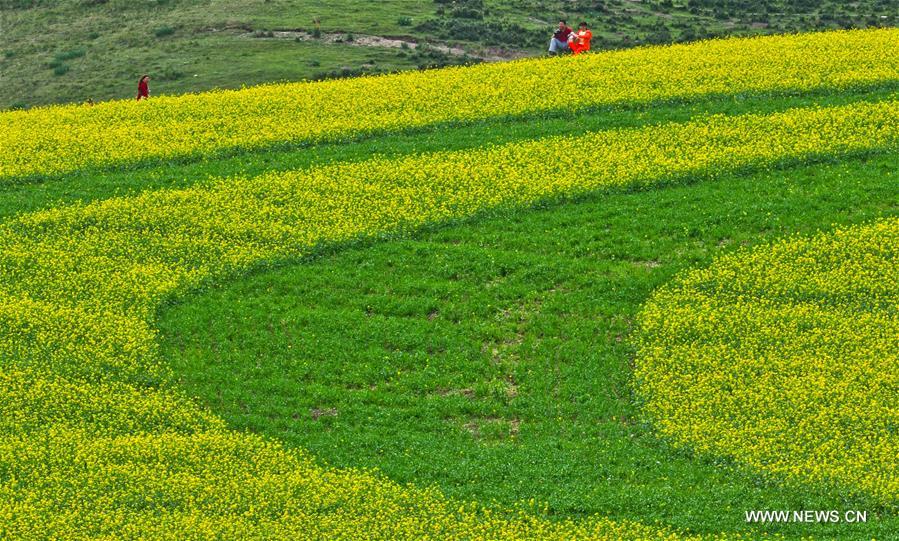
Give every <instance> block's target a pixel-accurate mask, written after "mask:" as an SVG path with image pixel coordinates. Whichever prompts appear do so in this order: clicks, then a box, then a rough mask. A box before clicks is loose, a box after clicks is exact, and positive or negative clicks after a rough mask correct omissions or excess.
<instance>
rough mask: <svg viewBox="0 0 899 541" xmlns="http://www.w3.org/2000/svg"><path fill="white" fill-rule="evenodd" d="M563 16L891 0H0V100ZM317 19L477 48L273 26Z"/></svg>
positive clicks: (664, 30)
mask: <svg viewBox="0 0 899 541" xmlns="http://www.w3.org/2000/svg"><path fill="white" fill-rule="evenodd" d="M559 17H567V18H569V19H571V21H576V20H581V19H587V20H589V21H591V22H592V23H593V26H594V29H595V33H596V35H597V39H596V42H597V43H596V46H597V48H619V47H629V46H633V45H638V44H644V43H664V42H670V41H687V40H692V39H698V38H704V37H710V36H714V35H748V34H758V33H778V32H791V31H801V30H811V29H824V28H841V27H842V28H850V27H868V26H879V25H895V24H897V14H896V13H895V10H894V9H890V6H889V2H888V1H887V0H864V1H861V2H853V3H851V4H845V3H842V2H835V1H832V0H828V1H825V2H820V3H796V2H784V1H780V0H757V1H754V2H737V1H731V0H725V1H717V2H712V1H706V0H701V1H691V2H689V3H687V2H670V1H660V2H657V1H653V2H642V3H639V2H631V1H628V0H608V1H606V2H573V3H572V2H551V1H538V0H533V1H525V2H522V1H513V0H463V1H457V2H453V3H449V2H441V1H437V2H432V1H429V0H387V1H382V2H363V1H361V0H335V1H332V2H327V3H322V2H316V1H311V0H254V1H249V2H238V1H236V0H225V1H220V0H216V1H211V0H155V1H150V2H126V1H124V0H91V1H83V0H62V1H59V2H48V1H43V0H4V1H3V2H0V28H2V32H0V78H2V85H0V108H8V107H28V106H33V105H38V104H46V103H58V102H70V101H75V102H78V101H84V100H87V99H88V98H92V99H93V100H95V101H97V100H101V99H110V98H121V97H129V96H131V95H132V94H133V93H134V92H135V87H136V81H137V78H138V77H139V76H140V75H141V74H143V73H150V74H151V75H152V76H153V77H154V81H153V84H152V91H153V93H154V94H157V95H158V94H172V93H183V92H191V91H201V90H207V89H211V88H239V87H241V86H243V85H251V84H256V83H261V82H267V81H277V80H299V79H304V78H321V77H335V76H337V77H340V76H348V75H355V74H358V73H373V72H385V71H393V70H398V69H411V68H423V67H428V66H435V65H446V64H452V63H459V62H469V61H474V60H476V59H477V57H495V56H496V55H497V54H498V53H499V54H501V55H502V54H505V53H503V52H502V51H498V49H502V50H504V51H506V52H508V53H512V54H515V53H516V52H520V53H523V54H541V53H542V52H543V49H544V45H545V42H546V41H547V38H548V36H549V33H550V27H551V26H553V25H554V24H555V23H556V21H555V20H556V19H558V18H559ZM316 20H318V21H319V25H318V27H319V29H320V31H321V32H322V33H324V34H325V35H326V36H328V35H333V34H339V35H340V36H341V38H342V39H343V40H346V39H347V38H348V37H349V36H350V35H356V36H361V35H375V36H394V37H401V38H403V39H406V40H410V41H424V40H431V41H435V42H439V43H449V44H454V45H458V46H460V47H463V48H465V49H467V50H468V51H469V52H470V53H471V55H472V57H470V58H469V57H466V56H457V55H447V54H444V53H441V52H439V51H437V50H435V49H433V48H432V49H430V50H428V51H424V50H422V51H412V50H408V49H400V48H390V47H384V46H373V47H368V46H355V45H358V44H359V43H360V42H359V41H358V40H356V41H355V42H354V43H347V42H344V43H333V42H332V41H330V40H325V39H313V40H310V41H301V42H297V41H294V40H293V39H292V38H290V37H287V38H284V39H278V38H271V37H268V36H269V34H268V32H270V31H272V30H304V31H307V32H313V31H314V30H315V28H316V23H315V22H314V21H316Z"/></svg>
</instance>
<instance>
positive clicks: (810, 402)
mask: <svg viewBox="0 0 899 541" xmlns="http://www.w3.org/2000/svg"><path fill="white" fill-rule="evenodd" d="M897 254H899V218H895V217H894V218H887V219H884V220H882V221H879V222H876V223H872V224H868V225H864V226H855V227H850V228H846V229H840V230H837V231H833V232H828V233H820V234H818V235H816V236H813V237H811V238H789V239H786V240H783V241H781V242H778V243H776V244H774V245H772V246H763V247H759V248H754V249H744V250H742V251H739V252H737V253H734V254H730V255H727V256H724V257H721V258H720V259H718V260H717V261H716V262H715V263H714V264H713V265H712V266H710V267H709V268H706V269H699V270H694V271H690V272H688V273H686V274H684V275H683V276H681V277H680V278H679V279H677V280H675V281H674V283H672V284H670V285H669V286H666V287H664V288H662V289H661V290H659V291H657V292H656V293H655V294H654V296H653V298H652V300H651V301H650V302H649V303H648V304H647V305H646V307H645V309H644V310H643V312H642V314H641V317H640V320H639V325H640V336H641V338H640V344H639V353H638V356H637V367H636V379H637V383H638V386H637V388H638V390H639V392H640V394H641V395H642V397H643V399H644V400H645V402H646V411H647V412H648V413H649V415H650V416H651V417H652V419H653V420H654V421H655V423H656V424H657V426H658V427H659V428H660V430H661V431H662V432H663V433H664V434H666V435H668V436H670V437H671V438H672V439H673V440H674V441H675V442H677V443H678V444H681V445H686V446H689V447H691V448H694V449H696V450H698V451H700V452H710V453H714V454H717V455H727V456H731V457H734V458H736V459H738V460H739V461H740V462H743V463H745V464H749V465H751V466H753V467H755V468H758V469H760V470H763V471H767V472H771V473H774V474H777V475H779V476H783V477H786V478H790V479H793V480H795V481H798V482H801V483H805V482H815V483H822V484H824V485H831V486H836V487H839V488H842V489H848V490H850V491H852V492H857V493H858V492H861V493H865V494H867V495H870V496H872V497H874V498H875V499H876V500H878V501H880V502H883V503H887V504H894V503H895V502H896V500H897V495H899V472H897V469H896V457H897V456H899V432H897V426H899V393H897V389H899V371H897V370H896V368H897V366H899V311H897V308H899V258H897Z"/></svg>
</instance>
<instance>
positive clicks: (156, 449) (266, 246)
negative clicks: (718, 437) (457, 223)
mask: <svg viewBox="0 0 899 541" xmlns="http://www.w3.org/2000/svg"><path fill="white" fill-rule="evenodd" d="M861 34H862V35H869V33H861ZM870 35H876V33H870ZM726 43H729V42H725V44H726ZM750 43H755V42H750ZM666 50H667V49H666ZM452 73H457V72H452ZM347 84H349V85H352V84H358V83H355V82H352V83H347ZM191 99H200V98H191ZM122 106H123V107H131V105H122ZM109 107H113V105H110V106H109ZM47 111H49V110H47ZM65 111H68V109H62V110H60V114H61V115H62V116H64V114H65ZM39 114H49V113H48V112H46V111H44V112H40V113H39ZM897 119H899V102H896V101H884V102H879V103H859V104H854V105H848V106H842V107H833V108H803V109H793V110H788V111H785V112H782V113H776V114H770V115H745V116H737V117H728V116H713V117H708V118H703V119H698V120H694V121H691V122H688V123H683V124H678V123H671V124H664V125H657V126H647V127H642V128H630V129H618V130H610V131H603V132H597V133H589V134H584V135H582V136H575V137H571V136H569V137H555V138H550V139H543V140H534V141H526V142H518V143H511V144H507V145H503V146H492V147H486V148H481V149H476V150H466V151H458V152H438V153H433V154H424V155H418V156H411V157H405V158H398V159H383V158H375V159H372V160H369V161H365V162H361V163H352V164H336V165H330V166H323V167H318V168H313V169H309V170H304V171H294V172H286V173H270V174H265V175H262V176H259V177H254V178H227V179H218V180H212V181H207V182H204V183H201V184H198V185H196V186H194V187H191V188H186V189H179V190H161V191H150V192H145V193H141V194H138V195H134V196H129V197H116V198H112V199H108V200H103V201H96V202H92V203H89V204H73V205H69V206H62V207H58V208H52V209H47V210H42V211H39V212H34V213H31V214H23V215H20V216H18V217H16V218H14V219H12V220H10V221H8V222H6V223H4V224H0V359H2V360H3V367H4V370H3V374H2V376H0V426H2V427H3V433H2V434H3V436H2V437H0V537H2V538H7V537H8V538H34V537H37V538H40V537H51V538H52V537H65V538H84V537H100V538H103V537H107V538H121V537H153V538H171V539H190V538H194V539H208V538H211V537H213V538H214V537H221V538H258V539H272V538H285V539H303V538H310V539H312V538H319V539H321V538H325V539H333V538H350V539H425V538H431V539H496V538H508V539H516V538H522V539H572V538H585V539H586V538H592V539H622V538H634V539H676V538H679V535H678V534H676V533H673V532H669V531H666V530H664V529H660V528H658V527H655V526H653V527H650V526H646V525H641V524H636V523H632V522H627V521H610V520H607V519H604V518H602V517H592V518H589V519H585V520H581V521H572V520H564V521H555V520H549V519H547V518H543V517H542V516H541V513H540V510H539V506H537V508H535V509H529V508H525V507H523V508H521V509H507V510H497V509H492V510H491V509H486V508H484V507H482V506H478V505H474V504H468V503H463V502H457V501H453V500H450V499H447V498H445V497H444V496H442V495H441V494H440V493H439V492H438V491H436V490H435V489H431V488H418V487H411V486H400V485H398V484H396V483H394V482H391V481H390V480H387V479H385V478H383V477H381V476H379V475H377V474H376V473H374V472H367V471H356V470H335V469H331V468H328V467H327V466H324V465H322V464H320V463H317V462H315V461H314V460H313V458H312V457H309V456H307V455H306V454H304V453H302V452H299V451H293V450H288V449H285V448H284V447H283V446H281V445H280V444H278V443H277V442H272V441H268V440H264V439H262V438H259V437H256V436H253V435H249V434H245V433H238V432H234V431H231V430H229V429H228V428H227V427H226V426H224V423H223V422H222V421H221V420H220V419H218V418H217V417H216V416H215V415H214V414H213V413H212V412H209V411H207V410H205V409H204V408H202V407H201V406H199V405H197V404H196V403H195V402H193V401H192V400H190V399H189V398H187V397H184V396H182V395H180V394H179V392H178V389H177V379H176V375H175V374H172V373H171V371H170V370H169V369H168V368H167V367H166V365H165V363H164V359H161V358H160V356H159V354H158V353H157V351H156V345H155V331H154V330H153V318H154V314H155V313H156V310H157V308H158V307H159V305H160V303H162V302H163V301H164V300H165V299H168V298H171V297H172V296H173V295H177V294H178V293H179V292H182V291H185V290H187V289H189V288H192V287H196V286H198V285H200V284H202V283H204V282H205V281H208V280H210V279H212V278H215V277H222V276H227V275H229V274H231V273H234V272H236V271H240V270H242V269H246V268H247V267H249V266H250V265H253V264H255V263H258V262H261V261H270V260H275V259H278V258H285V257H296V256H299V255H303V254H306V253H308V252H309V251H310V250H311V249H312V248H313V247H314V246H315V245H318V244H321V243H327V242H335V241H341V240H347V239H353V238H359V237H370V236H377V235H382V234H390V233H393V232H396V231H400V230H403V229H406V228H414V227H418V226H420V225H422V224H425V223H429V222H435V221H441V220H447V219H452V218H458V217H465V216H469V215H472V214H474V213H476V212H479V211H483V210H487V209H490V208H495V207H499V206H518V205H528V204H532V203H534V202H537V201H540V200H543V199H547V198H558V197H565V196H572V195H577V194H579V193H585V192H588V191H592V190H596V189H615V188H622V189H624V188H634V187H640V186H649V185H653V184H659V183H664V182H675V181H679V180H682V179H685V178H693V179H702V178H712V177H714V176H715V175H716V174H717V173H718V172H719V171H727V170H735V169H742V168H747V167H769V166H772V165H773V164H776V163H778V162H781V161H784V160H787V161H790V160H792V161H802V160H809V159H814V158H815V157H817V156H834V155H836V156H839V155H845V154H852V153H858V152H867V151H872V150H884V149H889V150H895V149H897V148H899V123H897V122H896V120H897ZM98 137H100V138H102V137H103V135H100V136H98ZM32 156H34V157H35V159H36V160H37V162H40V160H41V159H42V155H41V154H35V153H32ZM48 159H49V158H48ZM48 163H49V162H48ZM80 165H83V164H80ZM557 168H563V169H569V170H576V171H578V172H579V174H578V175H577V176H576V177H571V178H560V177H558V175H554V174H553V172H554V171H555V170H556V169H557ZM652 411H657V410H652ZM660 418H662V419H664V416H662V415H660ZM663 426H668V425H663ZM800 441H802V440H800ZM728 451H730V449H728ZM740 456H741V457H742V456H743V455H740ZM804 464H806V463H803V462H797V463H796V464H795V466H796V467H799V468H802V467H803V465H804ZM802 473H807V472H802ZM809 475H811V474H809ZM858 486H859V487H860V488H863V489H871V490H873V491H875V492H876V493H878V494H879V493H880V492H877V491H878V490H880V489H878V488H877V487H874V486H871V485H869V484H864V483H862V482H861V481H859V485H858ZM891 486H892V485H887V486H885V489H889V488H890V487H891ZM161 510H164V511H161Z"/></svg>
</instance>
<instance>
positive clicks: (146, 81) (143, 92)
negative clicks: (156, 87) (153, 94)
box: [137, 75, 150, 101]
mask: <svg viewBox="0 0 899 541" xmlns="http://www.w3.org/2000/svg"><path fill="white" fill-rule="evenodd" d="M141 99H145V100H146V99H150V76H149V75H144V76H143V77H141V78H140V81H138V82H137V101H140V100H141Z"/></svg>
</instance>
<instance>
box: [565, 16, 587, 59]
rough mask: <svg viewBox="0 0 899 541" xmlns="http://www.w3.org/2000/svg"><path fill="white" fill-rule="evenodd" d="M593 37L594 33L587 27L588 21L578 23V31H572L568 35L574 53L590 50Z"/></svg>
mask: <svg viewBox="0 0 899 541" xmlns="http://www.w3.org/2000/svg"><path fill="white" fill-rule="evenodd" d="M591 39H593V33H592V32H590V30H589V29H588V28H587V23H581V24H579V25H578V31H577V33H572V34H571V36H569V37H568V48H569V49H571V52H573V53H574V54H581V53H583V52H584V51H589V50H590V40H591Z"/></svg>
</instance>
